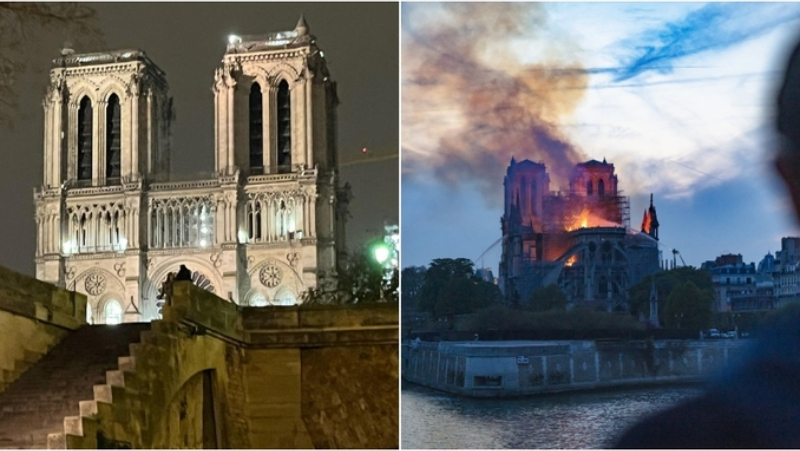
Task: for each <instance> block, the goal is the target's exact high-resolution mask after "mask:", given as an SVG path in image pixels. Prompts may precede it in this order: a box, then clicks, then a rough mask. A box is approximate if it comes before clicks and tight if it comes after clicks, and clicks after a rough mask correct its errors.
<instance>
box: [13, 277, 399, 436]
mask: <svg viewBox="0 0 800 451" xmlns="http://www.w3.org/2000/svg"><path fill="white" fill-rule="evenodd" d="M0 273H1V274H0V332H2V335H3V337H4V339H3V340H0V370H2V371H0V377H2V379H0V408H2V412H0V448H6V447H12V448H23V447H30V448H37V447H39V448H41V447H44V446H47V447H48V448H98V447H101V448H391V447H397V446H398V443H399V440H398V427H399V424H398V406H399V393H398V377H399V367H398V344H397V343H398V334H397V332H398V328H397V326H398V324H397V319H398V316H397V315H398V309H397V305H396V304H381V305H370V306H296V307H240V306H237V305H235V304H233V303H231V302H228V301H226V300H223V299H220V298H218V297H216V296H215V295H213V294H212V293H209V292H206V291H204V290H200V289H198V288H196V287H195V286H194V285H192V284H191V283H188V282H183V283H180V282H179V283H176V284H175V286H174V289H173V299H172V304H171V305H169V306H165V307H164V315H163V316H164V319H163V320H161V321H155V322H153V323H150V324H121V325H118V326H87V325H85V317H86V316H85V308H86V307H85V306H86V298H85V297H84V296H83V295H80V294H77V293H73V292H69V291H66V290H62V289H58V288H56V287H54V286H52V285H49V284H45V283H43V282H40V281H37V280H34V279H31V278H28V277H25V276H22V275H19V274H16V273H13V272H11V271H8V270H6V269H3V268H0ZM5 337H11V338H10V339H6V338H5ZM93 356H94V357H95V358H92V357H93ZM102 365H105V370H103V371H99V372H98V370H99V369H101V367H102ZM93 372H94V373H93ZM95 373H97V374H99V376H94V375H93V374H95ZM93 378H94V379H93ZM98 378H99V379H98ZM81 390H83V391H81ZM54 422H55V423H54Z"/></svg>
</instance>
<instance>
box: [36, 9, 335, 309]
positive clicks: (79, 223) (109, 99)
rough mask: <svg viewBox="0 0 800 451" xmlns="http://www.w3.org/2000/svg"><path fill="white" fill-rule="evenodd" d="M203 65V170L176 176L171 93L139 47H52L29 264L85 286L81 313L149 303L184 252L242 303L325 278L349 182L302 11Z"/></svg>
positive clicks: (196, 275)
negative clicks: (210, 112)
mask: <svg viewBox="0 0 800 451" xmlns="http://www.w3.org/2000/svg"><path fill="white" fill-rule="evenodd" d="M214 80H215V82H214V84H213V86H212V90H213V92H214V135H215V142H214V149H215V159H214V161H215V168H214V173H213V175H212V176H209V177H204V178H198V179H194V180H175V179H174V178H172V177H171V176H170V122H171V120H172V98H171V96H170V94H169V86H168V84H167V80H166V75H165V74H164V72H163V71H162V70H161V69H160V68H159V67H158V66H157V65H156V64H155V63H154V62H153V61H152V60H150V58H148V57H147V56H146V55H145V53H144V52H142V51H139V50H119V51H111V52H100V53H89V54H75V53H74V51H72V50H70V49H64V50H62V56H61V57H60V58H57V59H56V60H54V61H53V68H52V70H51V71H50V82H51V83H50V86H49V87H48V90H47V95H46V97H45V99H44V103H43V105H44V113H45V127H44V180H43V183H42V185H41V187H40V188H39V189H37V190H36V192H35V196H34V197H35V203H36V226H37V229H36V230H37V241H36V242H37V247H36V257H35V262H36V277H37V278H38V279H40V280H44V281H47V282H51V283H54V284H57V285H59V286H62V287H66V288H68V289H69V290H75V291H79V292H81V293H84V294H86V295H87V297H88V307H89V308H88V309H87V316H88V318H87V320H88V321H89V322H93V323H101V324H102V323H119V322H136V321H150V320H153V319H157V318H158V317H159V315H160V312H159V305H158V304H159V302H158V300H157V298H158V290H159V288H160V286H161V284H162V283H163V282H164V280H166V278H167V275H168V274H169V273H170V272H176V271H177V270H178V268H179V266H180V265H181V264H185V265H186V266H187V267H188V268H190V270H191V271H192V280H193V281H194V283H195V284H196V285H198V286H200V287H201V288H204V289H206V290H208V291H212V292H214V293H216V294H217V295H218V296H220V297H222V298H225V299H229V300H230V301H232V302H235V303H237V304H242V305H252V306H263V305H294V304H296V303H300V302H302V295H303V293H305V292H306V291H307V290H308V289H309V288H314V287H320V286H329V285H330V284H333V283H335V282H334V277H335V274H336V269H337V265H338V262H339V261H340V257H341V254H342V252H343V251H344V226H345V218H346V216H347V202H348V200H349V190H348V187H347V185H345V186H344V187H340V185H339V173H338V162H337V155H336V152H337V151H336V128H337V127H336V106H337V104H338V98H337V94H336V83H335V82H334V81H333V80H332V79H331V77H330V74H329V73H328V68H327V63H326V60H325V58H324V55H323V53H322V51H321V50H320V49H319V48H318V47H317V45H316V40H315V38H314V36H313V35H311V34H310V33H309V27H308V24H307V23H306V22H305V20H304V19H303V18H302V17H301V19H300V21H299V22H298V23H297V26H296V27H295V29H294V30H290V31H283V32H277V33H271V34H267V35H262V36H242V37H238V36H231V37H230V40H229V44H228V47H227V50H226V52H225V54H224V56H223V59H222V65H221V67H219V68H217V69H216V71H215V73H214Z"/></svg>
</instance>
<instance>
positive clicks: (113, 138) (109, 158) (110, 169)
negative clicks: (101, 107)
mask: <svg viewBox="0 0 800 451" xmlns="http://www.w3.org/2000/svg"><path fill="white" fill-rule="evenodd" d="M120 111H121V110H120V106H119V97H117V95H116V94H111V97H109V98H108V106H107V107H106V178H107V179H118V178H119V176H120V138H121V136H122V134H121V132H120V125H119V124H120Z"/></svg>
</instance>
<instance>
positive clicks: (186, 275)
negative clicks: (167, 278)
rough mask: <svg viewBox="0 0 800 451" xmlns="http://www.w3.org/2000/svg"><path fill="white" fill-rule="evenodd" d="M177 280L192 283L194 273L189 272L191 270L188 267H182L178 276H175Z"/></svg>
mask: <svg viewBox="0 0 800 451" xmlns="http://www.w3.org/2000/svg"><path fill="white" fill-rule="evenodd" d="M175 280H176V281H178V280H188V281H190V282H191V281H192V272H191V271H189V268H187V267H186V265H181V268H180V269H179V270H178V274H177V275H175Z"/></svg>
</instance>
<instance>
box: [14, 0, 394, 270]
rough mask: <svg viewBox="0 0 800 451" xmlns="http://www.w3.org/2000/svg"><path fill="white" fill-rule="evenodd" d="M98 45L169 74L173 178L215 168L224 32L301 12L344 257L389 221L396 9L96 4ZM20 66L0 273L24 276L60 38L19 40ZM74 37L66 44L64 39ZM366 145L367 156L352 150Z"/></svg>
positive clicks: (271, 27)
mask: <svg viewBox="0 0 800 451" xmlns="http://www.w3.org/2000/svg"><path fill="white" fill-rule="evenodd" d="M93 6H94V7H95V9H96V10H97V11H98V20H97V23H96V25H97V26H98V28H99V29H100V30H101V31H102V32H103V34H104V38H105V41H106V45H105V48H96V47H95V48H82V47H79V46H76V48H75V50H76V52H77V53H83V52H90V51H97V50H105V49H121V48H138V49H141V50H144V51H145V52H146V53H147V55H148V56H149V57H150V58H151V59H152V60H153V61H154V62H155V63H156V64H157V65H158V66H159V67H160V68H161V69H163V70H164V71H165V72H166V74H167V81H168V82H169V85H170V90H171V94H172V97H173V102H174V105H175V111H176V116H177V120H176V121H175V122H174V124H173V127H172V172H173V173H198V172H208V171H212V170H213V166H214V147H213V140H214V129H213V118H214V105H213V100H214V96H213V93H212V92H211V86H212V84H213V77H214V69H215V68H217V67H219V66H220V64H221V63H220V61H221V59H222V56H223V54H224V52H225V46H226V43H227V37H228V35H229V34H239V35H252V34H266V33H270V32H275V31H287V30H292V29H294V27H295V24H296V23H297V20H298V18H299V17H300V14H301V12H302V13H303V14H304V15H305V18H306V21H307V22H308V24H309V27H310V32H311V34H313V35H314V36H316V38H317V44H318V46H319V47H320V48H321V49H322V50H323V51H324V52H325V55H326V59H327V60H328V68H329V70H330V72H331V75H332V78H333V79H334V80H335V81H337V83H338V94H339V99H340V101H341V103H340V105H339V109H338V117H339V160H340V162H341V175H342V180H343V181H347V182H350V184H351V185H352V189H353V195H354V199H353V201H352V202H351V204H350V213H351V215H352V218H351V219H350V221H349V223H348V229H347V240H348V242H347V245H348V248H351V249H352V248H354V247H357V246H359V245H361V244H363V243H364V242H365V241H366V240H367V239H369V238H370V237H372V236H374V235H376V234H379V233H381V232H382V231H383V225H384V223H387V224H396V223H397V222H398V216H399V215H398V191H399V187H398V178H399V177H398V173H399V171H398V148H399V138H398V68H399V62H398V60H399V55H398V45H399V43H398V39H399V38H398V26H399V25H398V5H397V4H396V3H379V4H371V3H327V4H323V3H302V4H280V3H242V4H230V3H226V4H218V3H205V4H193V3H171V4H169V3H167V4H157V3H137V4H123V3H113V4H110V3H106V4H104V3H95V4H93ZM29 39H30V42H29V43H28V45H29V46H30V49H28V51H29V52H30V56H29V58H30V61H29V64H30V68H29V70H28V71H27V72H26V73H25V74H22V76H21V77H20V78H21V79H20V80H18V84H17V88H16V89H17V93H18V95H19V105H20V109H19V112H18V113H19V114H18V117H17V120H16V124H15V126H14V128H13V130H9V129H4V128H2V129H0V149H2V155H3V157H4V158H3V162H4V164H2V165H0V230H2V235H0V265H3V266H6V267H9V268H11V269H14V270H16V271H20V272H23V273H26V274H30V275H33V270H34V264H33V259H34V248H35V242H36V241H35V240H36V237H35V224H34V220H33V218H34V205H33V195H32V194H33V188H34V187H37V186H39V185H41V183H42V158H43V150H42V133H43V125H42V121H43V118H42V107H41V102H42V98H43V95H44V92H45V87H46V85H47V83H48V82H49V77H48V75H47V71H48V70H49V67H50V61H51V60H52V59H53V58H56V57H57V56H58V55H59V49H60V48H61V46H62V44H63V42H64V41H65V40H70V37H66V36H63V34H60V33H59V32H58V31H56V30H53V33H52V34H51V35H48V34H46V33H45V34H36V35H34V36H29ZM73 40H74V39H73ZM365 147H366V148H367V149H368V152H367V153H366V154H364V153H362V149H363V148H365Z"/></svg>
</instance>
